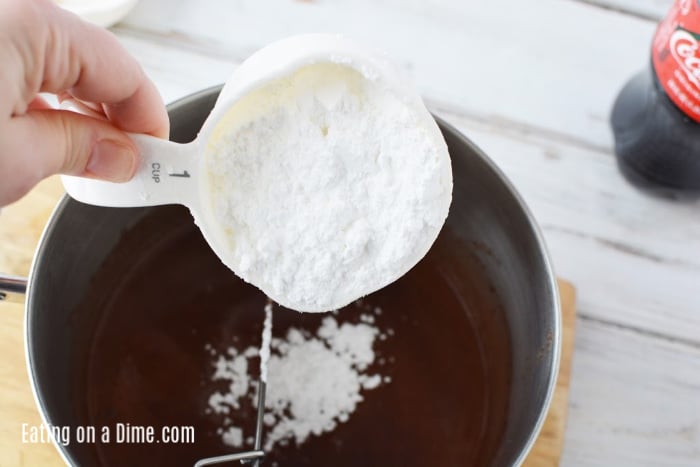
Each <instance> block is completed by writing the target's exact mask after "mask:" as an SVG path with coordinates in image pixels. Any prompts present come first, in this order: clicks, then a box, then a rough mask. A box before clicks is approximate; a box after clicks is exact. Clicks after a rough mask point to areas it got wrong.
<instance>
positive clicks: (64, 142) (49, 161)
mask: <svg viewBox="0 0 700 467" xmlns="http://www.w3.org/2000/svg"><path fill="white" fill-rule="evenodd" d="M39 92H47V93H54V94H57V95H59V99H65V98H74V99H78V100H80V101H82V102H84V103H86V104H87V105H88V106H90V107H92V108H94V109H96V110H97V111H98V112H99V113H101V114H104V116H105V119H104V120H103V119H97V118H91V117H87V116H85V115H80V114H77V113H74V112H69V111H63V110H56V109H51V108H50V106H49V105H48V104H47V103H46V102H45V101H44V100H43V99H42V98H41V97H40V96H38V93H39ZM168 127H169V123H168V115H167V113H166V110H165V107H164V105H163V101H162V99H161V98H160V95H159V94H158V91H157V90H156V88H155V86H154V85H153V83H151V81H149V80H148V78H147V77H146V76H145V74H144V73H143V70H142V69H141V67H140V66H139V64H138V63H137V62H136V60H135V59H134V58H133V57H131V56H130V55H129V54H128V53H127V52H126V50H125V49H124V48H123V47H122V46H121V45H120V44H119V42H118V41H117V39H116V38H115V37H114V36H113V35H112V34H111V33H110V32H108V31H106V30H104V29H101V28H98V27H96V26H93V25H90V24H88V23H86V22H83V21H82V20H80V19H79V18H78V17H77V16H75V15H73V14H71V13H68V12H66V11H64V10H62V9H61V8H59V7H58V6H56V5H55V4H54V3H53V2H52V1H50V0H0V206H3V205H5V204H8V203H10V202H12V201H15V200H17V199H18V198H20V197H21V196H23V195H24V194H25V193H26V192H27V191H29V189H30V188H31V187H33V186H34V185H35V184H36V183H37V182H39V181H40V180H41V179H43V178H45V177H47V176H49V175H52V174H56V173H62V174H69V175H79V176H85V177H93V178H100V179H104V180H110V181H114V182H123V181H126V180H129V179H130V178H131V177H132V176H133V174H134V172H135V170H136V167H138V162H139V155H138V153H137V149H136V147H135V146H134V144H133V143H132V142H131V140H130V139H129V138H128V136H127V135H126V134H125V133H124V132H125V131H128V132H135V133H147V134H151V135H154V136H160V137H167V136H168Z"/></svg>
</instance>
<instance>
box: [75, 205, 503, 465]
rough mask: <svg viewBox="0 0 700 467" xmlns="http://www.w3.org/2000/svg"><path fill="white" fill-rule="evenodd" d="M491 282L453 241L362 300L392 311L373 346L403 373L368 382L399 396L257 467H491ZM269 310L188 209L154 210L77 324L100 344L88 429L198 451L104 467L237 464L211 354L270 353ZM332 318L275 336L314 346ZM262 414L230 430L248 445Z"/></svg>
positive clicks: (86, 377) (121, 450) (82, 410)
mask: <svg viewBox="0 0 700 467" xmlns="http://www.w3.org/2000/svg"><path fill="white" fill-rule="evenodd" d="M485 277H486V275H485V274H484V271H483V269H482V267H481V265H480V264H479V262H478V261H477V260H476V259H475V257H474V256H473V255H472V254H471V253H470V247H469V245H465V244H463V243H461V242H460V241H459V240H457V239H456V238H454V237H453V236H452V235H451V234H450V232H449V230H444V231H443V232H442V233H441V235H440V237H439V238H438V240H437V242H436V243H435V245H434V246H433V248H432V249H431V251H430V253H429V254H428V256H427V257H426V258H425V259H423V260H422V261H421V262H420V263H419V264H418V265H417V266H416V267H415V268H413V270H411V271H410V272H409V273H408V274H407V275H406V276H404V277H403V278H401V279H400V280H399V281H397V282H396V283H394V284H392V285H390V286H388V287H386V288H385V289H383V290H381V291H379V292H376V293H374V294H372V295H370V296H368V297H366V298H365V299H364V303H366V304H369V305H370V306H371V307H380V308H381V309H382V313H381V314H380V315H378V316H376V320H377V326H378V327H380V328H384V329H386V328H391V329H393V330H394V335H393V336H392V337H391V338H390V339H386V340H378V341H377V342H376V344H375V351H376V352H377V353H378V354H379V355H380V356H382V357H385V358H389V357H393V358H392V359H391V360H392V363H391V364H386V365H384V366H375V367H372V368H370V372H371V373H381V374H383V375H387V376H390V378H391V382H390V383H388V384H383V385H381V386H380V387H378V388H376V389H373V390H371V391H366V392H364V393H363V397H364V400H363V401H362V402H360V403H359V405H358V407H357V409H356V411H355V412H354V413H353V414H352V415H351V416H350V419H349V421H347V422H346V423H340V424H339V425H338V427H337V428H336V429H335V430H334V431H333V432H331V433H326V434H323V435H321V436H313V435H312V436H310V437H309V439H308V440H307V441H306V442H305V443H303V444H302V445H301V446H299V447H297V446H296V445H295V444H294V443H293V442H292V443H291V444H290V445H288V446H286V447H281V446H280V447H276V448H275V450H274V451H273V452H270V453H268V455H267V457H266V459H265V461H264V462H263V464H262V465H279V466H284V467H288V466H329V465H333V466H338V467H342V466H358V465H362V466H371V465H377V466H380V465H381V466H399V465H400V466H429V465H435V466H464V465H478V466H485V465H489V460H490V459H492V458H493V457H494V455H495V452H496V451H497V449H498V446H499V445H500V443H501V437H502V434H503V430H504V427H505V421H506V416H507V409H508V400H509V391H510V374H511V362H510V354H511V349H510V343H509V333H508V328H507V324H506V322H505V318H504V315H503V312H502V311H501V308H500V304H499V301H498V297H496V295H495V293H494V291H493V288H492V287H491V286H490V284H489V283H488V281H487V280H486V279H485ZM266 300H267V299H266V297H265V296H264V295H263V294H262V293H261V292H260V291H259V290H257V289H256V288H255V287H253V286H250V285H248V284H246V283H244V282H243V281H241V280H239V279H238V278H236V277H235V276H234V274H233V273H232V272H231V271H230V270H228V269H227V268H226V267H225V266H224V265H223V264H222V263H221V262H220V261H219V260H218V258H217V257H216V256H215V255H214V254H213V253H212V252H211V250H210V249H209V247H208V245H207V244H206V242H205V241H204V240H203V238H202V236H201V234H200V233H199V230H198V229H197V228H196V227H195V226H194V224H193V222H192V219H191V217H190V215H189V213H188V212H187V210H186V209H184V208H180V207H161V208H157V209H154V210H153V211H152V212H151V214H149V215H148V216H147V217H145V218H144V219H143V220H142V221H140V222H139V224H138V225H136V226H135V227H134V228H133V229H131V230H130V231H129V232H127V233H126V234H125V235H124V237H123V239H122V240H121V242H120V243H119V245H118V246H117V247H116V248H115V249H114V251H113V252H112V253H111V255H110V256H109V257H108V259H107V260H106V261H105V263H104V265H103V266H102V268H101V269H100V271H98V273H97V274H96V276H95V278H94V281H93V285H92V288H91V290H90V292H89V295H88V296H86V297H85V299H84V300H83V302H82V304H81V305H80V307H79V309H78V310H76V313H75V316H77V317H78V319H79V317H81V316H83V317H89V318H85V319H84V321H85V323H88V324H86V329H85V332H86V333H88V334H87V335H90V336H92V339H91V340H89V341H87V342H89V343H88V344H86V345H85V346H84V347H85V348H84V349H82V348H81V349H80V350H79V352H78V355H79V358H82V361H84V362H85V364H84V366H83V367H82V369H81V370H80V371H79V372H78V374H76V375H75V394H76V397H77V399H78V400H83V401H84V404H82V405H80V406H79V408H78V412H79V413H78V414H77V415H78V423H79V424H82V425H94V426H96V427H98V433H99V427H101V426H109V427H111V428H112V432H114V427H115V426H116V424H117V423H124V424H126V423H129V424H131V425H136V426H153V427H155V433H156V435H155V437H156V439H158V438H159V435H160V427H161V426H175V425H178V426H179V425H182V426H194V430H195V442H194V443H193V444H181V443H178V444H164V443H154V444H138V443H136V444H134V443H115V442H112V443H108V444H102V443H96V444H95V445H94V446H93V448H94V452H95V457H96V458H97V459H99V465H104V466H126V465H128V466H153V465H168V466H180V465H182V466H191V465H193V463H194V462H195V461H196V460H198V459H199V458H201V457H208V456H215V455H221V454H226V453H230V452H238V451H239V450H236V449H233V448H231V447H230V446H226V445H224V444H223V443H222V441H221V437H220V435H219V434H217V431H216V430H217V428H219V427H220V426H221V415H218V414H213V413H206V412H207V411H206V409H207V407H208V397H209V395H210V394H211V393H212V392H213V391H214V390H216V389H217V388H218V389H222V386H221V383H220V382H212V381H211V376H212V374H213V371H214V368H213V366H212V358H211V355H210V353H209V351H207V349H206V348H205V346H206V345H207V344H210V345H211V346H212V347H213V348H215V349H217V350H218V351H223V350H225V349H226V348H227V347H228V346H230V345H232V344H234V343H235V345H236V347H237V348H239V349H244V348H246V347H248V346H251V345H252V346H259V343H260V332H261V329H262V322H263V317H264V314H263V307H264V305H265V303H266ZM361 312H362V310H361V308H360V307H357V306H349V307H347V308H346V309H343V310H340V311H339V313H338V314H337V315H336V319H337V320H338V321H339V322H341V323H342V322H358V321H359V315H360V313H361ZM96 313H97V314H99V315H98V316H99V319H97V320H95V319H94V318H95V316H96V315H95V314H96ZM324 316H325V314H300V313H297V312H294V311H291V310H287V309H284V308H280V307H275V310H274V327H273V335H274V336H277V337H283V336H284V335H285V334H286V332H287V330H288V329H289V328H290V327H292V326H293V327H296V328H303V329H308V330H310V331H313V330H315V329H316V328H317V327H318V325H319V324H320V322H321V320H322V319H323V317H324ZM375 365H378V364H377V363H375ZM256 371H257V370H256ZM256 374H257V373H256ZM254 415H255V414H254V413H252V410H247V409H244V410H241V411H240V413H232V414H231V415H230V416H231V418H232V419H233V420H235V422H236V425H238V426H240V427H241V428H243V430H244V432H245V433H246V436H247V435H248V434H252V433H253V431H254V430H253V426H254ZM275 462H276V463H277V464H275Z"/></svg>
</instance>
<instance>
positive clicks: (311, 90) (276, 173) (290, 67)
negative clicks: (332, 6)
mask: <svg viewBox="0 0 700 467" xmlns="http://www.w3.org/2000/svg"><path fill="white" fill-rule="evenodd" d="M133 139H134V141H135V142H136V144H137V145H139V148H140V149H141V155H142V159H143V160H142V164H141V167H140V169H139V171H138V173H137V174H136V176H135V177H134V179H133V180H132V181H130V182H127V183H124V184H114V183H110V182H102V181H96V180H87V179H81V178H76V177H68V176H64V177H63V180H64V185H65V187H66V190H67V191H68V193H69V194H70V195H71V196H73V197H74V198H76V199H78V200H79V201H83V202H87V203H91V204H97V205H104V206H151V205H160V204H173V203H177V204H183V205H185V206H187V207H188V208H189V209H190V211H191V212H192V215H193V216H194V219H195V221H196V223H197V225H198V226H199V227H200V229H201V230H202V233H203V235H204V237H205V239H206V240H207V242H208V243H209V244H210V246H211V247H212V249H213V250H214V252H215V253H216V254H217V255H218V256H219V258H220V259H221V260H222V261H223V262H224V264H226V265H227V266H228V267H229V268H230V269H232V270H233V271H234V272H235V273H236V274H237V275H238V276H240V277H241V278H243V279H244V280H246V281H248V282H250V283H252V284H253V285H255V286H257V287H258V288H260V289H261V290H262V291H263V292H265V293H266V294H267V295H268V296H269V297H270V298H272V299H273V300H275V301H277V302H278V303H280V304H281V305H283V306H286V307H288V308H292V309H296V310H299V311H313V312H318V311H327V310H332V309H336V308H340V307H342V306H344V305H347V304H348V303H350V302H352V301H353V300H355V299H357V298H360V297H362V296H364V295H367V294H369V293H371V292H373V291H375V290H378V289H380V288H382V287H384V286H385V285H387V284H389V283H391V282H393V281H395V280H396V279H398V278H399V277H401V276H402V275H403V274H404V273H406V272H407V271H408V270H409V269H410V268H411V267H413V266H414V265H415V264H416V263H417V262H418V261H419V260H420V259H421V258H422V257H423V256H424V255H425V254H426V253H427V251H428V249H429V248H430V246H431V245H432V243H433V242H434V241H435V238H436V237H437V234H438V233H439V231H440V229H441V227H442V225H443V223H444V220H445V218H446V216H447V212H448V209H449V205H450V201H451V196H452V173H451V166H450V160H449V155H448V152H447V146H446V144H445V142H444V140H443V138H442V135H441V133H440V131H439V129H438V127H437V125H436V123H435V121H434V120H433V119H432V117H431V116H430V114H429V112H428V111H427V110H426V108H425V106H424V104H423V102H422V100H421V99H420V96H419V95H418V94H417V92H416V91H415V90H414V89H413V88H412V87H411V86H410V85H409V80H407V79H406V78H405V77H403V76H401V74H400V72H399V71H398V70H397V69H396V68H395V67H394V66H392V65H391V64H390V63H389V62H388V61H386V60H385V59H384V58H381V57H378V56H377V55H376V54H375V53H373V52H370V51H367V50H366V49H363V48H362V47H360V46H358V45H356V44H354V43H353V42H351V41H349V40H347V39H345V38H342V37H339V36H334V35H320V34H314V35H303V36H295V37H291V38H288V39H285V40H282V41H279V42H276V43H274V44H272V45H270V46H268V47H266V48H264V49H262V50H260V51H258V52H257V53H255V54H254V55H252V56H251V57H250V58H249V59H248V60H246V61H245V62H244V63H243V64H242V65H241V66H240V67H238V69H236V71H235V72H234V73H233V74H232V76H231V77H230V79H229V80H228V81H227V83H226V85H225V86H224V88H223V90H222V92H221V94H220V96H219V99H218V101H217V103H216V106H215V107H214V110H213V111H212V113H211V114H210V116H209V117H208V119H207V121H206V122H205V124H204V126H203V127H202V131H201V132H200V134H199V135H198V137H197V138H196V139H195V141H193V142H192V143H188V144H184V145H182V144H176V143H172V142H167V141H162V140H158V139H156V138H153V137H149V136H144V135H133Z"/></svg>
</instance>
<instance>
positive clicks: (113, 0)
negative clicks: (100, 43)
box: [57, 0, 138, 28]
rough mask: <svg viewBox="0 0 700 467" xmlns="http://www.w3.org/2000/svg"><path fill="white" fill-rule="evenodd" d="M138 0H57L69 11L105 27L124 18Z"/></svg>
mask: <svg viewBox="0 0 700 467" xmlns="http://www.w3.org/2000/svg"><path fill="white" fill-rule="evenodd" d="M137 1H138V0H57V3H58V4H59V5H60V6H61V7H63V8H65V9H66V10H68V11H72V12H73V13H75V14H77V15H78V16H81V17H82V18H83V19H86V20H87V21H90V22H91V23H94V24H97V25H98V26H103V27H105V28H107V27H109V26H112V25H113V24H115V23H117V22H118V21H120V20H121V19H122V18H124V17H125V16H126V15H127V14H128V13H129V11H131V9H132V8H133V7H134V5H136V2H137Z"/></svg>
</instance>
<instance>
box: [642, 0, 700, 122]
mask: <svg viewBox="0 0 700 467" xmlns="http://www.w3.org/2000/svg"><path fill="white" fill-rule="evenodd" d="M651 57H652V63H653V65H654V71H655V72H656V76H657V78H658V79H659V83H660V84H661V86H662V87H663V88H664V90H665V91H666V94H667V95H668V97H669V98H670V99H671V100H672V101H673V102H674V103H675V104H676V105H677V106H678V107H679V108H680V109H681V110H682V111H683V112H684V113H685V114H686V115H687V116H688V117H690V118H692V119H693V120H695V121H697V122H700V0H677V1H676V2H675V3H674V4H673V7H671V11H670V12H669V13H668V15H667V16H666V18H665V19H664V20H663V21H662V22H661V23H660V24H659V27H658V29H657V30H656V35H655V36H654V44H653V46H652V51H651Z"/></svg>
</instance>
